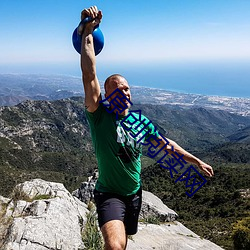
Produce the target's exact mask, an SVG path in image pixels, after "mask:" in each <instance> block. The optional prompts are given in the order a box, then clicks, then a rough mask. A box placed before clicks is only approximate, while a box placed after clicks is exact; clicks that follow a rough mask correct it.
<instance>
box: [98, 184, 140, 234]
mask: <svg viewBox="0 0 250 250" xmlns="http://www.w3.org/2000/svg"><path fill="white" fill-rule="evenodd" d="M94 199H95V203H96V208H97V214H98V222H99V227H100V228H101V227H102V226H103V225H104V224H105V223H106V222H108V221H111V220H121V221H123V223H124V226H125V230H126V234H127V235H133V234H136V232H137V229H138V218H139V213H140V210H141V203H142V189H141V188H140V189H139V190H138V191H137V193H136V194H133V195H129V196H122V195H118V194H113V193H102V192H99V191H97V190H94Z"/></svg>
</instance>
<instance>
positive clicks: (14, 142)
mask: <svg viewBox="0 0 250 250" xmlns="http://www.w3.org/2000/svg"><path fill="white" fill-rule="evenodd" d="M83 103H84V100H83V98H81V97H74V98H69V99H64V100H57V101H31V100H29V101H25V102H23V103H20V104H18V105H16V106H13V107H0V176H1V179H0V190H1V192H0V194H1V195H4V196H8V195H9V193H10V191H11V190H12V189H13V187H14V186H15V185H16V184H17V183H20V182H23V181H25V180H30V179H34V178H42V179H45V180H47V181H56V182H61V183H63V184H64V185H65V186H66V188H67V189H69V190H70V191H73V190H75V189H76V188H78V187H79V185H80V183H81V182H82V181H85V179H86V177H87V176H88V175H89V174H90V173H91V172H92V171H93V170H94V168H96V166H97V165H96V159H95V156H94V152H93V148H92V143H91V139H90V132H89V127H88V124H87V121H86V116H85V113H84V107H83ZM132 109H133V110H138V109H141V110H142V112H143V114H145V115H146V116H147V117H148V118H149V119H151V120H152V121H153V123H154V124H155V125H156V126H157V127H158V128H159V130H160V131H161V132H162V133H163V134H164V135H167V137H169V138H171V139H173V140H175V141H176V142H178V143H179V144H180V145H182V146H184V147H185V148H186V149H188V150H189V151H190V152H192V153H195V155H197V156H199V157H201V158H202V159H204V160H205V161H207V162H209V163H210V164H212V165H213V167H214V169H215V178H213V179H212V180H211V181H209V180H208V183H207V184H206V185H205V186H204V188H202V189H201V190H200V191H199V192H197V193H196V194H195V196H194V197H193V198H192V199H190V198H187V196H186V195H185V190H184V187H183V186H182V185H176V184H175V183H174V182H173V181H172V180H171V178H170V176H169V172H168V171H167V170H164V169H162V168H160V167H159V166H157V165H156V164H155V162H154V160H153V159H150V158H148V157H146V149H145V151H144V154H145V156H144V157H143V172H142V178H143V185H144V188H145V189H146V190H149V191H151V192H154V193H155V194H157V195H158V196H159V197H160V198H161V199H162V200H163V201H164V203H165V204H167V205H168V206H169V207H171V208H173V209H175V210H176V212H177V213H178V214H180V218H181V221H182V222H183V223H184V224H185V225H187V226H188V227H189V228H191V229H192V230H193V231H194V232H196V233H198V234H199V235H201V236H203V237H205V238H207V239H210V240H212V241H213V242H215V243H217V244H219V245H220V246H224V247H225V249H232V239H231V238H230V235H231V233H232V224H233V223H234V222H236V221H237V220H240V219H241V218H244V217H246V216H247V211H248V210H249V208H250V207H249V200H244V199H243V198H241V196H240V193H239V190H240V189H247V188H249V182H250V171H249V162H250V161H249V155H250V154H249V153H250V150H249V147H250V145H249V143H248V141H247V140H245V139H243V140H242V138H243V137H244V138H247V136H245V135H247V134H248V131H249V126H250V117H248V116H245V117H244V116H241V115H236V114H232V113H229V112H226V111H222V110H214V109H205V108H200V107H197V108H196V107H192V108H189V109H187V108H182V107H176V106H171V105H168V106H164V105H152V104H140V105H139V104H138V105H133V107H132ZM242 134H243V136H242ZM236 207H237V209H236ZM207 220H208V222H209V223H208V224H207V223H205V222H206V221H207ZM204 223H205V224H204ZM221 232H222V233H221Z"/></svg>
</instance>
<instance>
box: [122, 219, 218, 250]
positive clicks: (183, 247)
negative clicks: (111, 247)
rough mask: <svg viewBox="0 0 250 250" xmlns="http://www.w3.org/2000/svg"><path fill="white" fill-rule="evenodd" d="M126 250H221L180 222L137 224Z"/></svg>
mask: <svg viewBox="0 0 250 250" xmlns="http://www.w3.org/2000/svg"><path fill="white" fill-rule="evenodd" d="M127 249H128V250H139V249H141V250H151V249H159V250H222V248H221V247H219V246H217V245H216V244H214V243H212V242H210V241H208V240H205V239H202V238H200V237H199V236H198V235H196V234H195V233H193V232H192V231H191V230H189V229H188V228H186V227H184V226H183V225H182V224H181V223H180V222H177V221H175V222H170V223H165V224H162V225H154V224H143V223H139V229H138V232H137V234H136V235H134V236H133V237H132V239H131V240H129V241H128V247H127Z"/></svg>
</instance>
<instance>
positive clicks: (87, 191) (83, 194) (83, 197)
mask: <svg viewBox="0 0 250 250" xmlns="http://www.w3.org/2000/svg"><path fill="white" fill-rule="evenodd" d="M97 179H98V170H97V169H96V170H95V171H94V173H93V175H92V176H90V177H88V180H87V181H85V182H82V183H81V186H80V187H79V188H78V189H77V190H75V191H73V192H72V195H73V196H75V197H76V198H78V199H79V200H80V201H82V202H84V203H86V204H87V203H88V202H89V201H93V200H94V189H95V184H96V181H97Z"/></svg>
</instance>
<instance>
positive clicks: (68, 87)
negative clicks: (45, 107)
mask: <svg viewBox="0 0 250 250" xmlns="http://www.w3.org/2000/svg"><path fill="white" fill-rule="evenodd" d="M101 87H102V90H103V82H102V81H101ZM131 91H132V101H133V103H136V104H153V105H172V106H176V107H185V108H190V107H203V108H213V109H217V110H224V111H229V112H232V113H236V114H241V115H243V116H250V109H249V107H250V99H247V98H235V97H222V96H206V95H198V94H190V93H189V94H187V93H178V92H172V91H167V90H162V89H157V88H147V87H140V86H131ZM102 93H104V91H102ZM72 96H83V86H82V81H81V78H80V77H73V76H63V75H35V74H34V75H32V74H30V75H29V74H0V106H14V105H16V104H18V103H20V102H22V101H24V100H47V101H51V100H58V99H63V98H69V97H72Z"/></svg>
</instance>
